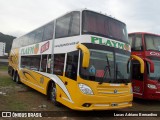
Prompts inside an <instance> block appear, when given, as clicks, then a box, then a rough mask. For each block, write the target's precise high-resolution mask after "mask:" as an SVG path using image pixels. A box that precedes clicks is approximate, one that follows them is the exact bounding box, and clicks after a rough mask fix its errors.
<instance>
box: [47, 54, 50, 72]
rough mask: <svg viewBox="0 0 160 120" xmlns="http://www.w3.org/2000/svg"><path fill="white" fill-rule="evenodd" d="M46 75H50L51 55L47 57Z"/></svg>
mask: <svg viewBox="0 0 160 120" xmlns="http://www.w3.org/2000/svg"><path fill="white" fill-rule="evenodd" d="M47 73H51V54H49V55H48V56H47Z"/></svg>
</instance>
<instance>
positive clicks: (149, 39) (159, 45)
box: [145, 35, 160, 51]
mask: <svg viewBox="0 0 160 120" xmlns="http://www.w3.org/2000/svg"><path fill="white" fill-rule="evenodd" d="M145 42H146V50H156V51H160V36H155V35H145Z"/></svg>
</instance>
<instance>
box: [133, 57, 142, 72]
mask: <svg viewBox="0 0 160 120" xmlns="http://www.w3.org/2000/svg"><path fill="white" fill-rule="evenodd" d="M131 58H134V59H136V60H138V61H139V62H140V72H141V73H144V60H143V59H142V58H140V57H138V56H136V55H131Z"/></svg>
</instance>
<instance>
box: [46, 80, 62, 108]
mask: <svg viewBox="0 0 160 120" xmlns="http://www.w3.org/2000/svg"><path fill="white" fill-rule="evenodd" d="M49 99H50V100H51V102H53V104H54V105H55V106H60V103H59V102H57V100H56V99H57V90H56V85H55V83H54V82H51V84H50V86H49Z"/></svg>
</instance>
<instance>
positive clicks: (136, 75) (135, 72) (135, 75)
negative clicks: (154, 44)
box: [132, 61, 143, 81]
mask: <svg viewBox="0 0 160 120" xmlns="http://www.w3.org/2000/svg"><path fill="white" fill-rule="evenodd" d="M133 79H134V80H140V81H143V74H142V73H140V64H139V62H138V61H132V80H133Z"/></svg>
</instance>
